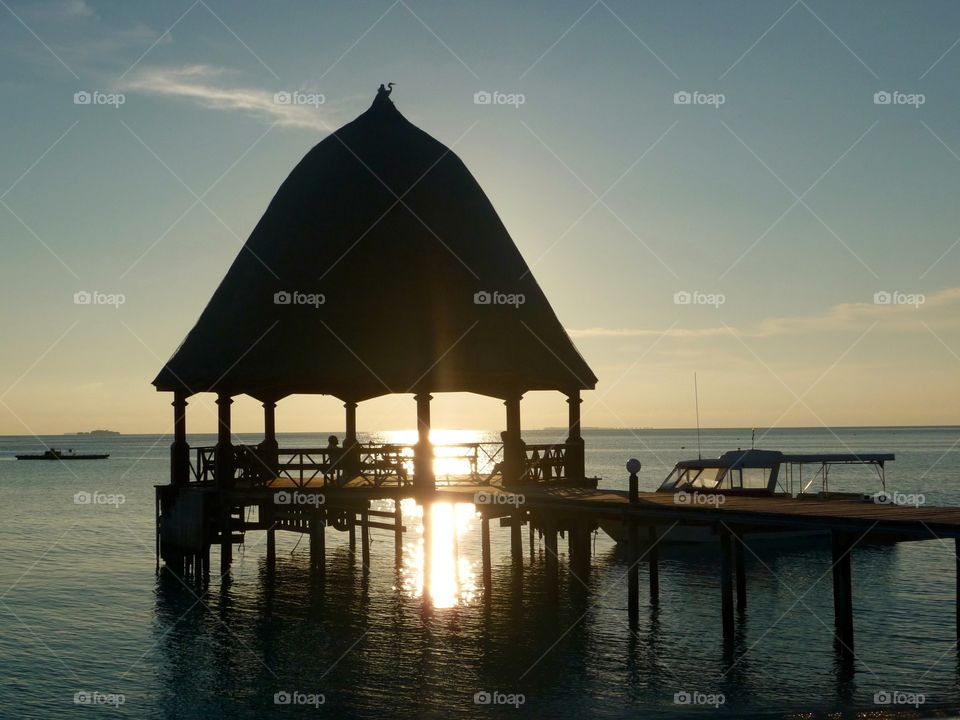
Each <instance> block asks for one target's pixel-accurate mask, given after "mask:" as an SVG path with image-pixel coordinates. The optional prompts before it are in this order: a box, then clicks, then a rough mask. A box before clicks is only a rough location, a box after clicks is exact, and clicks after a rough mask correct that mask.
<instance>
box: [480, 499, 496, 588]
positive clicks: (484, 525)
mask: <svg viewBox="0 0 960 720" xmlns="http://www.w3.org/2000/svg"><path fill="white" fill-rule="evenodd" d="M480 556H481V558H482V561H483V589H484V592H490V589H491V587H492V586H493V570H492V567H491V563H490V518H488V517H486V516H484V517H483V518H482V519H481V520H480Z"/></svg>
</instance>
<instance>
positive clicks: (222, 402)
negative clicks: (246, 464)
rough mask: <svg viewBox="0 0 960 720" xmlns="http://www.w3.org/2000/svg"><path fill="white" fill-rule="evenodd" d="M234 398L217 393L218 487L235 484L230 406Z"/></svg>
mask: <svg viewBox="0 0 960 720" xmlns="http://www.w3.org/2000/svg"><path fill="white" fill-rule="evenodd" d="M232 404H233V398H231V397H230V395H229V394H227V393H223V392H221V393H217V449H216V460H215V462H216V473H217V487H220V488H229V487H232V486H233V444H232V442H231V439H232V438H231V434H230V406H231V405H232Z"/></svg>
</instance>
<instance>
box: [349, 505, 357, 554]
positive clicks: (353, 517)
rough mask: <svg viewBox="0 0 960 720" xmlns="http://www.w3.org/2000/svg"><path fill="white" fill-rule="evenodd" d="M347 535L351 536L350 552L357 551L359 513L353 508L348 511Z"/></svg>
mask: <svg viewBox="0 0 960 720" xmlns="http://www.w3.org/2000/svg"><path fill="white" fill-rule="evenodd" d="M347 537H348V538H349V544H350V552H356V551H357V514H356V513H355V512H353V510H351V511H350V512H349V513H347Z"/></svg>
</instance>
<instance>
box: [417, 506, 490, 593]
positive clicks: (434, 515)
mask: <svg viewBox="0 0 960 720" xmlns="http://www.w3.org/2000/svg"><path fill="white" fill-rule="evenodd" d="M402 509H403V515H404V518H410V519H414V518H416V519H418V520H419V525H418V527H417V535H418V537H417V539H416V540H415V541H414V542H410V543H407V544H406V546H405V547H404V564H403V570H402V580H403V588H402V589H403V592H404V593H405V594H406V595H407V596H408V597H424V592H425V589H424V579H425V578H426V597H427V598H428V599H429V600H430V603H431V605H432V606H433V607H435V608H451V607H454V606H456V605H465V604H469V603H470V602H472V601H473V599H474V597H475V596H476V592H477V582H476V573H475V572H474V566H475V562H471V560H470V559H469V558H467V557H464V556H463V555H462V554H461V552H460V542H461V539H462V538H464V536H466V535H468V534H469V532H470V529H471V527H472V525H473V519H474V517H475V516H476V509H475V508H474V506H473V505H472V504H471V503H444V502H435V503H430V504H429V505H428V506H427V512H426V515H427V522H428V523H429V527H428V532H427V533H424V529H425V528H424V524H425V523H424V507H423V506H422V505H418V504H416V503H415V502H414V501H413V500H404V501H403V505H402ZM426 545H429V554H428V552H425V546H426Z"/></svg>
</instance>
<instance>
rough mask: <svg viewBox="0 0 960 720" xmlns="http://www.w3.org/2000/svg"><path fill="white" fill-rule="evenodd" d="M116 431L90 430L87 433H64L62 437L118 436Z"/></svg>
mask: <svg viewBox="0 0 960 720" xmlns="http://www.w3.org/2000/svg"><path fill="white" fill-rule="evenodd" d="M119 434H120V433H118V432H117V431H116V430H90V431H89V432H76V433H64V435H100V436H103V435H111V436H112V435H119Z"/></svg>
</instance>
